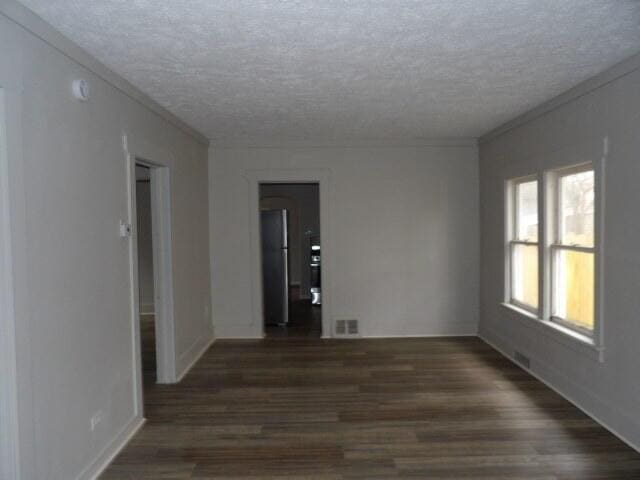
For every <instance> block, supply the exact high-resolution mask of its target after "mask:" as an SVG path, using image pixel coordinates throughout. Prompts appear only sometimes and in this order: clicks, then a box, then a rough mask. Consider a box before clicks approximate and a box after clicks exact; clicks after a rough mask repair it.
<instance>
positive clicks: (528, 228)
mask: <svg viewBox="0 0 640 480" xmlns="http://www.w3.org/2000/svg"><path fill="white" fill-rule="evenodd" d="M509 193H510V195H511V208H510V216H511V218H510V221H509V224H510V230H511V232H510V239H509V245H508V249H509V253H508V254H509V260H510V261H509V263H510V275H509V282H510V285H509V291H510V298H509V301H510V303H512V304H514V305H516V306H518V307H521V308H524V309H526V310H529V311H531V312H533V313H536V314H537V313H538V310H539V305H538V298H539V295H538V255H539V251H538V250H539V247H538V180H537V178H536V177H527V178H523V179H518V180H513V181H512V182H511V184H510V186H509Z"/></svg>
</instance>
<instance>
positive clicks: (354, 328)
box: [334, 320, 360, 337]
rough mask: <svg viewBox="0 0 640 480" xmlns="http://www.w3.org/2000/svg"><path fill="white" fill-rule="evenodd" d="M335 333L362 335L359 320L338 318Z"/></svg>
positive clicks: (346, 335) (344, 335) (340, 335)
mask: <svg viewBox="0 0 640 480" xmlns="http://www.w3.org/2000/svg"><path fill="white" fill-rule="evenodd" d="M334 334H335V336H336V337H358V336H360V326H359V325H358V320H336V322H335V329H334Z"/></svg>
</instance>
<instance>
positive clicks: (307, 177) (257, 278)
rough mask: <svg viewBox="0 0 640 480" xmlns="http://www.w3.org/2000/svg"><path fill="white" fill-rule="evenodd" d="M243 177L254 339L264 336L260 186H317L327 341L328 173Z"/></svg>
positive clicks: (307, 171) (284, 172) (257, 172)
mask: <svg viewBox="0 0 640 480" xmlns="http://www.w3.org/2000/svg"><path fill="white" fill-rule="evenodd" d="M245 178H246V179H247V181H248V182H249V219H250V227H249V228H250V242H251V243H250V244H251V258H250V262H251V312H252V319H251V329H252V331H253V332H254V334H255V336H256V337H264V315H263V303H262V296H263V292H262V251H261V248H260V184H264V183H317V184H318V185H319V191H320V238H321V240H320V241H321V243H322V338H330V337H331V336H332V332H333V330H332V321H331V300H332V289H331V256H330V255H331V242H330V239H331V237H330V230H329V212H330V208H329V198H330V190H329V189H330V186H331V185H330V182H331V172H330V170H328V169H308V168H292V169H282V170H280V169H268V170H266V169H260V170H248V171H247V172H246V174H245Z"/></svg>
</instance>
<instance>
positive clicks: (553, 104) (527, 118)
mask: <svg viewBox="0 0 640 480" xmlns="http://www.w3.org/2000/svg"><path fill="white" fill-rule="evenodd" d="M638 69H640V53H637V54H635V55H633V56H631V57H629V58H627V59H626V60H623V61H622V62H620V63H617V64H615V65H613V66H612V67H610V68H608V69H606V70H605V71H603V72H601V73H599V74H597V75H596V76H594V77H591V78H589V79H587V80H585V81H583V82H581V83H579V84H578V85H576V86H575V87H573V88H571V89H569V90H567V91H565V92H564V93H561V94H560V95H558V96H556V97H553V98H552V99H550V100H547V101H546V102H544V103H542V104H540V105H538V106H537V107H534V108H533V109H532V110H529V111H528V112H526V113H523V114H522V115H519V116H517V117H515V118H513V119H512V120H509V121H508V122H506V123H504V124H502V125H500V126H499V127H496V128H494V129H493V130H490V131H489V132H487V133H485V134H484V135H481V136H480V138H479V139H478V143H480V144H483V143H486V142H489V141H490V140H493V139H494V138H497V137H499V136H500V135H502V134H504V133H506V132H508V131H509V130H512V129H514V128H516V127H519V126H521V125H524V124H525V123H529V122H531V121H532V120H535V119H536V118H539V117H542V116H543V115H545V114H547V113H549V112H551V111H552V110H555V109H557V108H559V107H561V106H562V105H564V104H566V103H569V102H571V101H573V100H576V99H577V98H580V97H583V96H585V95H588V94H589V93H591V92H593V91H594V90H597V89H599V88H602V87H604V86H605V85H608V84H609V83H611V82H613V81H615V80H617V79H619V78H621V77H624V76H625V75H628V74H630V73H632V72H634V71H636V70H638Z"/></svg>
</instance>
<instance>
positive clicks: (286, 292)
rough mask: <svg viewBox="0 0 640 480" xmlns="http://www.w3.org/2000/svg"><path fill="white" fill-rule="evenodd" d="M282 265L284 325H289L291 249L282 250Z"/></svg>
mask: <svg viewBox="0 0 640 480" xmlns="http://www.w3.org/2000/svg"><path fill="white" fill-rule="evenodd" d="M282 263H283V265H284V294H283V295H284V299H283V302H284V319H283V320H284V324H285V325H288V324H289V249H288V248H287V247H283V248H282Z"/></svg>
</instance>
